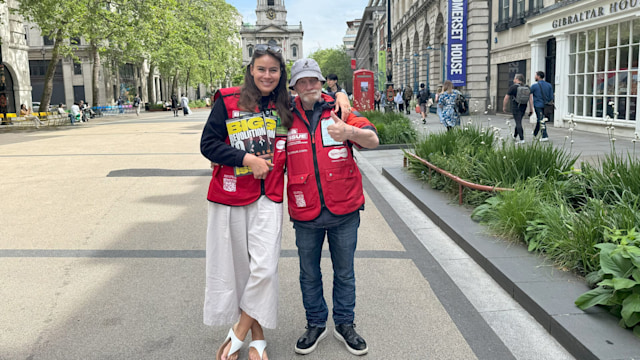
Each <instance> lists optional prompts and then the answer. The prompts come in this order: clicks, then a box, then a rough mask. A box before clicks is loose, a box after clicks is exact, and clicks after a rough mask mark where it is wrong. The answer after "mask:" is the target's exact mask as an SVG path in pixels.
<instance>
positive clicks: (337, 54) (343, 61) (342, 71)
mask: <svg viewBox="0 0 640 360" xmlns="http://www.w3.org/2000/svg"><path fill="white" fill-rule="evenodd" d="M309 57H310V58H312V59H314V60H315V61H316V62H318V65H320V69H322V73H323V75H324V76H327V74H331V73H333V74H336V75H338V83H339V84H343V85H344V88H346V89H351V88H352V84H353V79H352V77H353V72H352V70H351V57H349V55H347V50H346V48H345V47H344V45H342V46H338V47H335V48H333V49H322V50H318V51H316V52H314V53H312V54H311V55H309Z"/></svg>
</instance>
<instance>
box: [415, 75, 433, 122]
mask: <svg viewBox="0 0 640 360" xmlns="http://www.w3.org/2000/svg"><path fill="white" fill-rule="evenodd" d="M417 97H418V105H420V116H422V123H423V124H426V123H427V114H428V112H429V104H428V102H430V101H431V92H430V91H429V88H426V89H425V86H424V84H420V91H419V92H418V95H417Z"/></svg>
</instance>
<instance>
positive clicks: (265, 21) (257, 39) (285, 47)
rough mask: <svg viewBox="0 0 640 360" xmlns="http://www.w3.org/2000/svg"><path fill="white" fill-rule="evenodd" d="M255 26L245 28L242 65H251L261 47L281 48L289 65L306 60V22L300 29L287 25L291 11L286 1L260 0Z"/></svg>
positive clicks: (245, 26) (242, 39) (242, 31)
mask: <svg viewBox="0 0 640 360" xmlns="http://www.w3.org/2000/svg"><path fill="white" fill-rule="evenodd" d="M256 17H257V21H256V23H255V24H242V26H241V28H240V37H241V43H242V65H245V66H246V65H247V64H249V62H250V61H251V57H252V56H253V49H254V47H255V46H256V45H258V44H268V45H272V46H273V45H275V46H279V47H280V48H281V49H282V55H283V57H284V60H285V61H287V62H294V61H296V60H298V59H301V58H303V57H304V56H303V52H302V51H303V48H302V38H303V35H304V31H303V30H302V22H300V24H299V25H287V9H286V8H285V5H284V0H258V3H257V7H256Z"/></svg>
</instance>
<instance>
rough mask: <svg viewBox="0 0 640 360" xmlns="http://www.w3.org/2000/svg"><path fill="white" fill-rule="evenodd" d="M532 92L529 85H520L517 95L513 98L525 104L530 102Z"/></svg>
mask: <svg viewBox="0 0 640 360" xmlns="http://www.w3.org/2000/svg"><path fill="white" fill-rule="evenodd" d="M530 94H531V89H530V88H529V87H528V86H527V85H518V90H517V91H516V97H515V98H514V99H513V100H514V101H515V102H516V103H517V104H520V105H525V104H526V103H528V102H529V95H530Z"/></svg>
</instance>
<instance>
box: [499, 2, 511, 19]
mask: <svg viewBox="0 0 640 360" xmlns="http://www.w3.org/2000/svg"><path fill="white" fill-rule="evenodd" d="M501 1H502V12H501V13H500V18H501V20H504V21H507V20H509V18H510V16H509V0H501Z"/></svg>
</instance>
